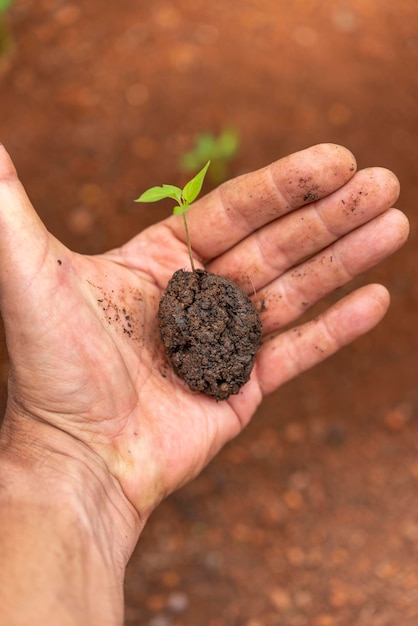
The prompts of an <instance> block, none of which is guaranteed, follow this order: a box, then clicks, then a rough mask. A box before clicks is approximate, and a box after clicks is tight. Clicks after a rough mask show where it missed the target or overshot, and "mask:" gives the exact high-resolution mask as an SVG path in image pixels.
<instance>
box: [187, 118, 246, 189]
mask: <svg viewBox="0 0 418 626" xmlns="http://www.w3.org/2000/svg"><path fill="white" fill-rule="evenodd" d="M238 147H239V134H238V131H236V130H234V129H233V128H225V129H224V130H223V131H222V132H221V133H220V135H218V136H217V137H216V136H215V135H213V134H212V133H200V134H199V135H198V136H197V138H196V142H195V146H194V148H193V149H192V150H190V151H189V152H186V153H185V154H183V155H182V156H181V159H180V167H181V169H182V170H183V171H184V172H193V171H196V170H197V169H199V168H200V167H202V165H203V164H204V163H206V161H211V163H212V167H211V169H210V172H209V177H210V179H211V181H212V182H213V183H214V184H216V185H218V184H219V183H223V182H224V181H225V180H226V179H227V178H228V164H229V162H230V161H232V160H233V159H234V158H235V157H236V155H237V152H238Z"/></svg>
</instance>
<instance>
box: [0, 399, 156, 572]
mask: <svg viewBox="0 0 418 626" xmlns="http://www.w3.org/2000/svg"><path fill="white" fill-rule="evenodd" d="M0 487H2V490H3V491H4V494H6V497H7V498H12V499H13V500H14V501H16V500H18V501H21V502H22V503H23V504H27V505H30V506H32V505H33V506H40V507H42V508H44V509H48V510H50V511H51V512H52V513H53V512H54V510H59V511H60V515H62V516H64V515H65V516H66V517H67V518H68V519H71V521H72V523H76V524H77V525H78V526H79V529H80V532H82V533H85V535H86V537H87V536H88V535H89V534H90V535H91V538H92V540H93V541H95V542H97V544H98V547H99V548H100V550H101V551H103V554H105V555H106V559H107V560H108V561H109V565H110V566H111V567H112V568H114V567H117V569H118V570H120V571H121V575H123V572H124V568H125V566H126V563H127V561H128V559H129V557H130V555H131V553H132V550H133V549H134V547H135V545H136V542H137V541H138V537H139V534H140V532H141V531H142V528H143V525H144V523H143V522H142V521H141V519H140V517H139V515H138V513H137V511H136V510H135V508H134V507H133V506H132V504H131V503H130V501H129V500H128V498H127V497H126V496H125V494H124V493H123V490H122V488H121V486H120V484H119V482H118V481H117V480H116V479H115V478H114V477H113V476H112V475H111V474H110V473H109V472H108V470H107V468H106V466H105V464H104V463H103V461H102V460H101V459H100V458H99V457H98V456H97V455H96V454H95V453H94V452H92V451H91V450H90V449H89V448H88V447H87V446H86V445H85V444H84V443H83V442H80V441H79V440H77V439H75V438H74V437H72V436H71V435H69V434H68V433H65V432H63V431H61V430H59V429H57V428H55V427H54V426H52V425H50V424H47V423H45V422H42V421H39V420H36V419H34V418H31V417H30V416H27V415H23V414H22V413H20V412H19V411H18V410H15V409H12V410H10V409H9V408H8V410H7V412H6V416H5V419H4V423H3V426H2V428H1V430H0ZM0 493H1V490H0Z"/></svg>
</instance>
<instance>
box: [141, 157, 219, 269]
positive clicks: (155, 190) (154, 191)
mask: <svg viewBox="0 0 418 626" xmlns="http://www.w3.org/2000/svg"><path fill="white" fill-rule="evenodd" d="M209 165H210V161H208V162H207V163H206V165H205V167H204V168H203V169H201V170H200V172H199V173H198V174H196V176H194V178H192V179H191V180H189V182H188V183H186V184H185V186H184V187H183V189H180V187H176V186H175V185H161V186H160V187H151V188H150V189H147V191H144V193H143V194H141V195H140V196H139V198H137V199H136V200H135V202H158V200H163V199H164V198H172V199H173V200H175V201H176V202H177V204H176V206H175V207H174V209H173V214H174V215H182V216H183V224H184V230H185V231H186V240H187V249H188V251H189V258H190V264H191V266H192V271H193V272H195V271H196V270H195V266H194V262H193V255H192V246H191V243H190V235H189V227H188V224H187V218H186V213H187V211H188V210H189V209H190V206H191V204H192V203H193V202H194V201H195V200H196V198H197V196H198V195H199V193H200V191H201V189H202V185H203V181H204V179H205V176H206V172H207V171H208V167H209Z"/></svg>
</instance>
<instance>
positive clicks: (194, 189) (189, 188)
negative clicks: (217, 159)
mask: <svg viewBox="0 0 418 626" xmlns="http://www.w3.org/2000/svg"><path fill="white" fill-rule="evenodd" d="M209 165H210V161H208V162H207V163H206V165H205V167H204V168H203V169H201V170H200V172H199V173H198V174H196V176H195V177H194V178H192V180H189V182H188V183H187V184H186V185H185V186H184V187H183V192H182V195H183V198H184V200H185V202H186V204H191V203H192V202H194V201H195V200H196V198H197V196H198V195H199V193H200V190H201V189H202V185H203V181H204V179H205V176H206V172H207V171H208V167H209Z"/></svg>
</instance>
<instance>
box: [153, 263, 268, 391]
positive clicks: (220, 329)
mask: <svg viewBox="0 0 418 626" xmlns="http://www.w3.org/2000/svg"><path fill="white" fill-rule="evenodd" d="M158 317H159V323H160V331H161V337H162V340H163V343H164V347H165V350H166V353H167V355H168V357H169V359H170V362H171V364H172V367H173V369H174V371H175V372H176V374H177V375H178V376H180V378H182V379H183V380H185V381H186V383H187V384H188V385H189V387H190V389H191V390H192V391H201V392H203V393H205V394H206V395H208V396H211V397H212V398H215V399H216V400H225V399H226V398H228V397H229V396H230V395H231V394H235V393H238V392H239V390H240V389H241V387H242V386H243V385H244V384H245V383H246V382H247V381H248V380H249V378H250V374H251V370H252V368H253V365H254V358H255V354H256V352H257V350H258V348H259V346H260V341H261V322H260V318H259V315H258V313H257V311H256V309H255V308H254V305H253V304H252V302H251V300H250V298H249V297H248V296H247V295H246V294H245V293H244V292H243V291H242V289H240V288H239V287H238V285H236V284H235V283H234V282H232V281H231V280H229V279H228V278H225V277H224V276H217V275H216V274H212V273H210V272H206V271H204V270H195V271H194V272H186V271H184V270H178V271H177V272H175V273H174V274H173V276H172V278H171V280H170V281H169V283H168V285H167V289H166V291H165V292H164V294H163V297H162V298H161V301H160V306H159V311H158Z"/></svg>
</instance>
